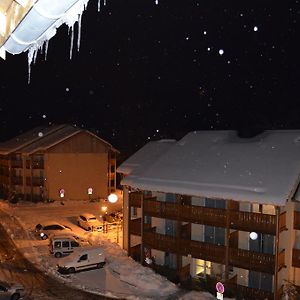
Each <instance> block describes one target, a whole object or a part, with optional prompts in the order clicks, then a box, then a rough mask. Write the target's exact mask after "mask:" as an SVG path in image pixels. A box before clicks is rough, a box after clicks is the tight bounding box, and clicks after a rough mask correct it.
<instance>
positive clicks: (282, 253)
mask: <svg viewBox="0 0 300 300" xmlns="http://www.w3.org/2000/svg"><path fill="white" fill-rule="evenodd" d="M285 267H286V265H285V249H283V250H281V251H280V252H279V253H278V271H280V270H281V269H282V268H285Z"/></svg>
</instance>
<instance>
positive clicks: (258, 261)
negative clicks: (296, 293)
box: [229, 248, 275, 274]
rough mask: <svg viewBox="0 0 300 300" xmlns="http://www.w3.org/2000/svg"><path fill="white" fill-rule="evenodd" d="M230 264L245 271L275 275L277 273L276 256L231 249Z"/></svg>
mask: <svg viewBox="0 0 300 300" xmlns="http://www.w3.org/2000/svg"><path fill="white" fill-rule="evenodd" d="M229 264H230V265H232V266H235V267H239V268H243V269H248V270H254V271H257V272H264V273H270V274H273V273H274V271H275V270H274V269H275V255H273V254H267V253H261V252H253V251H249V250H244V249H239V248H238V249H236V248H230V249H229Z"/></svg>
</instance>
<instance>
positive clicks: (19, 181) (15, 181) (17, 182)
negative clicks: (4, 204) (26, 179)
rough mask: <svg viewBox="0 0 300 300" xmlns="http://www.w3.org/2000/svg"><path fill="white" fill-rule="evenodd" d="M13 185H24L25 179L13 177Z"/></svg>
mask: <svg viewBox="0 0 300 300" xmlns="http://www.w3.org/2000/svg"><path fill="white" fill-rule="evenodd" d="M11 183H12V184H13V185H22V184H23V177H22V176H13V177H12V178H11Z"/></svg>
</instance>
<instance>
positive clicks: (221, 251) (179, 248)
mask: <svg viewBox="0 0 300 300" xmlns="http://www.w3.org/2000/svg"><path fill="white" fill-rule="evenodd" d="M143 242H144V244H146V245H148V246H149V247H151V248H154V249H158V250H161V251H166V252H172V253H178V254H181V255H185V256H187V255H189V254H190V255H192V257H194V258H200V259H204V260H208V261H212V262H216V263H221V264H225V253H226V247H225V246H222V245H215V244H211V243H206V242H200V241H193V240H183V239H176V238H175V237H172V236H168V235H163V234H159V233H154V232H144V240H143ZM229 264H230V265H232V266H235V267H240V268H243V269H248V270H254V271H257V272H265V273H270V274H273V273H274V269H275V256H274V255H272V254H266V253H260V252H253V251H249V250H243V249H235V248H229Z"/></svg>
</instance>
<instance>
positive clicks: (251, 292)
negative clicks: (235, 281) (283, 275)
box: [236, 285, 274, 300]
mask: <svg viewBox="0 0 300 300" xmlns="http://www.w3.org/2000/svg"><path fill="white" fill-rule="evenodd" d="M236 289H237V292H238V294H239V295H241V297H242V299H245V300H253V299H255V300H273V299H274V294H273V293H272V292H269V291H264V290H261V289H255V288H250V287H247V286H243V285H236Z"/></svg>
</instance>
